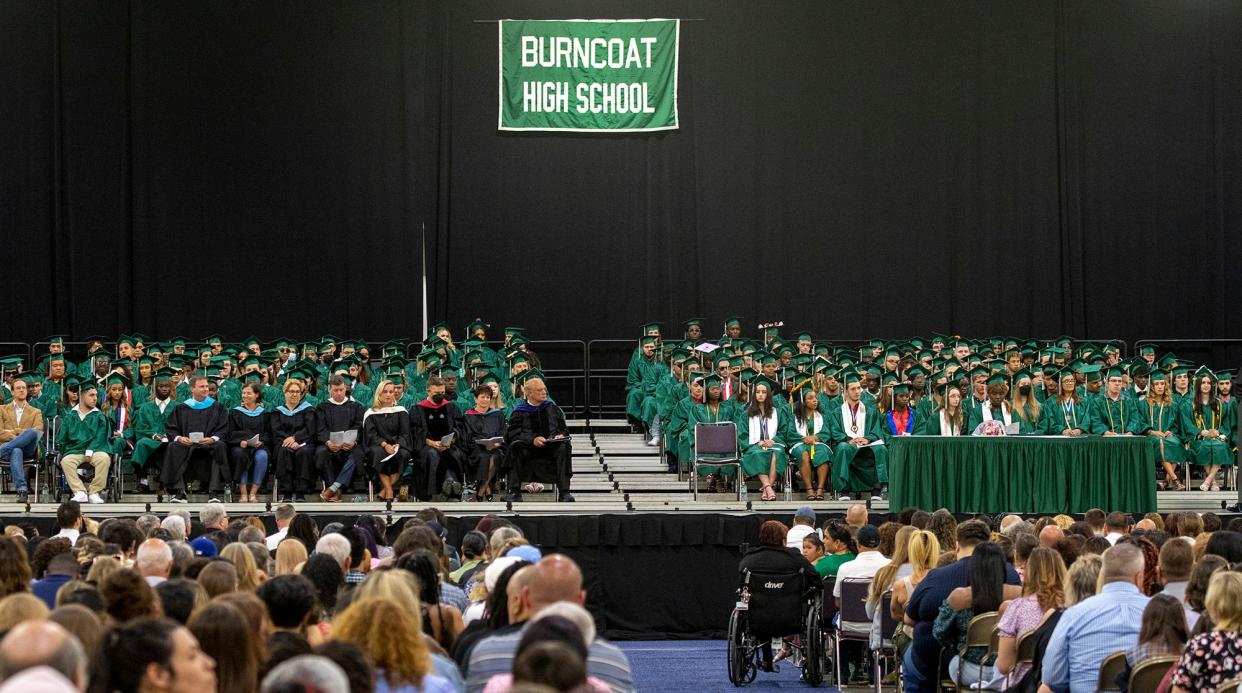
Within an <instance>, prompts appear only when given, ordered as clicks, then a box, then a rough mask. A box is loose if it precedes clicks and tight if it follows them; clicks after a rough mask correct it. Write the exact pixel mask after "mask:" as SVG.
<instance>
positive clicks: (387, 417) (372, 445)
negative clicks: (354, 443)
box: [362, 407, 414, 476]
mask: <svg viewBox="0 0 1242 693" xmlns="http://www.w3.org/2000/svg"><path fill="white" fill-rule="evenodd" d="M362 430H363V442H364V444H365V445H366V463H367V464H366V473H367V476H371V475H373V474H385V475H387V474H398V473H404V472H406V471H407V470H408V468H409V466H410V460H411V459H412V458H413V454H414V452H413V449H414V448H413V444H412V439H413V436H412V435H411V433H410V417H409V414H408V412H406V411H405V409H404V408H402V407H392V408H391V410H389V411H381V412H377V411H374V410H370V411H367V412H366V414H364V415H363V422H362ZM383 443H388V444H390V445H396V446H397V447H398V450H397V452H396V454H394V455H393V456H392V457H388V451H387V450H385V449H384V446H383V445H382V444H383ZM384 458H388V459H384Z"/></svg>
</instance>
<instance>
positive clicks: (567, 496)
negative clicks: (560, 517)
mask: <svg viewBox="0 0 1242 693" xmlns="http://www.w3.org/2000/svg"><path fill="white" fill-rule="evenodd" d="M556 502H557V503H572V502H574V497H573V494H571V493H570V492H569V491H561V492H560V494H558V495H557V496H556Z"/></svg>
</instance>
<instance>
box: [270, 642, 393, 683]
mask: <svg viewBox="0 0 1242 693" xmlns="http://www.w3.org/2000/svg"><path fill="white" fill-rule="evenodd" d="M376 683H378V682H376ZM260 690H261V691H263V693H269V692H271V693H275V692H276V691H280V692H281V693H283V692H285V691H307V692H309V691H315V693H345V691H349V690H350V680H349V677H348V676H347V675H346V673H345V671H344V670H343V669H342V668H341V667H340V666H339V665H338V664H337V663H336V662H334V661H332V660H331V659H329V658H328V657H324V656H320V655H315V654H310V653H309V652H308V653H307V654H299V655H296V656H292V657H287V658H285V659H283V660H282V661H281V662H280V663H279V664H277V665H276V666H274V667H272V669H271V671H269V672H267V675H266V676H264V677H263V685H262V687H261V688H260ZM377 690H394V691H395V690H404V689H396V688H392V689H377Z"/></svg>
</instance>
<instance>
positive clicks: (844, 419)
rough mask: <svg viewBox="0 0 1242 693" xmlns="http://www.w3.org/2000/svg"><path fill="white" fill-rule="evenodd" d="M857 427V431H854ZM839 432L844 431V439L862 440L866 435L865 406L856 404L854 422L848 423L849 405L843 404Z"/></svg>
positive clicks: (860, 403)
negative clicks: (856, 412)
mask: <svg viewBox="0 0 1242 693" xmlns="http://www.w3.org/2000/svg"><path fill="white" fill-rule="evenodd" d="M855 426H857V427H858V428H857V430H855V428H854V427H855ZM841 430H843V431H845V437H846V438H847V439H849V438H862V437H864V435H865V434H866V433H867V405H865V404H863V403H862V402H859V403H858V415H857V416H855V417H854V421H853V422H851V421H850V405H849V403H844V404H842V405H841Z"/></svg>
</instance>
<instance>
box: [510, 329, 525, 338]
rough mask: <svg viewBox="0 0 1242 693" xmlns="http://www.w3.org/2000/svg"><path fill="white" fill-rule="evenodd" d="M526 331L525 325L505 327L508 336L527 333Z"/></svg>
mask: <svg viewBox="0 0 1242 693" xmlns="http://www.w3.org/2000/svg"><path fill="white" fill-rule="evenodd" d="M525 332H526V328H525V327H506V328H505V336H506V337H511V336H514V335H519V334H525Z"/></svg>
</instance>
